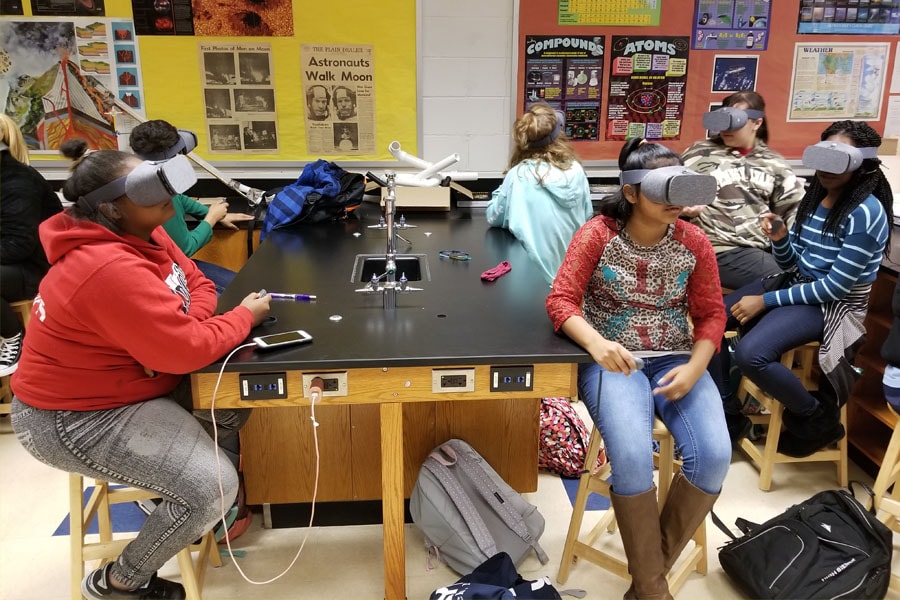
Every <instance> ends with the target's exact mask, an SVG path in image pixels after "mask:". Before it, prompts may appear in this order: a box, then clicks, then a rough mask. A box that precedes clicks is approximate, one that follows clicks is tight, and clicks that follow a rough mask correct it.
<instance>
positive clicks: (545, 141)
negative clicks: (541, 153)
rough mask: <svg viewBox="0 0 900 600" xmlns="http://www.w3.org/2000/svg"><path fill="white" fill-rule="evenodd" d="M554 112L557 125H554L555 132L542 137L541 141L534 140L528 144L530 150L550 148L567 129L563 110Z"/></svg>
mask: <svg viewBox="0 0 900 600" xmlns="http://www.w3.org/2000/svg"><path fill="white" fill-rule="evenodd" d="M553 112H555V113H556V125H554V127H553V131H551V132H550V133H548V134H547V135H545V136H544V137H542V138H541V139H539V140H534V141H533V142H528V147H529V148H544V147H546V146H549V145H550V144H552V143H553V142H554V141H556V138H558V137H559V134H560V132H561V131H563V129H565V126H566V115H565V113H564V112H562V111H561V110H554V111H553Z"/></svg>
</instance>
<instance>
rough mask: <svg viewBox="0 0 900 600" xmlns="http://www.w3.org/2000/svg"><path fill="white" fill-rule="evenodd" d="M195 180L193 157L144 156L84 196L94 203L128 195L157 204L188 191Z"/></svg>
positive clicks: (134, 198)
mask: <svg viewBox="0 0 900 600" xmlns="http://www.w3.org/2000/svg"><path fill="white" fill-rule="evenodd" d="M195 183H197V175H196V174H195V173H194V168H193V167H192V166H191V161H189V160H188V159H187V157H186V156H183V155H178V156H175V157H174V158H171V159H169V160H164V161H147V160H145V161H144V162H142V163H141V164H139V165H138V166H137V167H135V169H134V170H133V171H132V172H131V173H129V174H128V175H126V176H125V177H119V178H117V179H113V180H112V181H110V182H109V183H107V184H105V185H102V186H100V187H99V188H97V189H96V190H94V191H93V192H90V193H88V194H85V195H84V196H82V197H83V198H84V199H85V201H87V202H89V203H90V204H91V205H92V206H98V205H100V204H103V203H104V202H112V201H113V200H115V199H116V198H121V197H122V196H126V195H127V196H128V198H129V199H130V200H131V201H132V202H134V203H135V204H137V205H140V206H155V205H157V204H159V203H160V202H165V201H166V200H171V198H172V196H174V195H175V194H181V193H182V192H186V191H187V190H188V189H190V187H191V186H192V185H194V184H195Z"/></svg>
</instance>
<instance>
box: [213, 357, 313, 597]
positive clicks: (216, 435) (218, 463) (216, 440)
mask: <svg viewBox="0 0 900 600" xmlns="http://www.w3.org/2000/svg"><path fill="white" fill-rule="evenodd" d="M251 346H256V344H255V343H251V344H243V345H242V346H238V347H237V348H235V349H234V350H232V351H231V352H230V353H229V354H228V356H226V357H225V360H224V362H222V368H221V369H219V376H218V378H217V379H216V385H215V387H214V388H213V394H212V401H211V402H210V406H209V414H210V417H212V425H213V442H214V443H215V445H216V449H217V450H216V472H217V474H218V478H219V498H220V501H221V502H220V507H221V517H222V527H223V528H224V530H225V545H226V546H227V547H228V556H230V557H231V562H232V563H234V566H235V567H236V568H237V570H238V573H240V574H241V577H243V578H244V581H246V582H247V583H252V584H254V585H265V584H267V583H272V582H273V581H276V580H278V579H281V578H282V577H283V576H284V575H286V574H287V572H288V571H290V570H291V568H293V566H294V564H295V563H296V562H297V559H299V558H300V553H301V552H303V547H304V546H306V540H308V539H309V533H310V531H312V525H313V517H315V515H316V495H317V494H318V491H319V436H318V432H317V429H318V427H319V424H318V423H317V422H316V400H317V399H313V401H312V402H310V410H311V411H312V414H311V416H310V418H311V419H312V422H313V443H314V446H315V449H316V478H315V483H314V484H313V496H312V505H311V508H310V510H309V525H308V526H307V528H306V535H305V536H303V542H301V544H300V548H298V549H297V554H295V555H294V558H293V560H291V564H289V565H288V566H287V567H286V568H285V569H284V571H282V572H281V573H279V574H278V575H275V576H274V577H272V578H271V579H266V580H265V581H256V580H254V579H250V578H249V577H247V575H246V574H245V573H244V571H243V569H241V566H240V565H239V564H238V563H237V560H236V559H235V556H234V552H232V550H231V538H230V537H229V536H228V525H227V523H226V522H225V513H226V510H225V487H224V485H223V484H222V463H221V460H222V459H221V453H220V452H219V451H218V447H219V430H218V428H217V427H216V419H215V410H216V394H218V393H219V383H221V381H222V375H223V374H224V373H225V365H227V364H228V361H229V360H231V357H232V356H234V353H235V352H237V351H238V350H240V349H242V348H249V347H251Z"/></svg>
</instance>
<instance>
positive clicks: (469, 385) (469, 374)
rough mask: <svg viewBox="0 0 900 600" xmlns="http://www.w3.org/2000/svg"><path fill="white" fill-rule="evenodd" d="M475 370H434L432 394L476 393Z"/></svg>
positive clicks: (432, 373)
mask: <svg viewBox="0 0 900 600" xmlns="http://www.w3.org/2000/svg"><path fill="white" fill-rule="evenodd" d="M474 391H475V369H432V370H431V392H432V393H434V394H446V393H449V392H474Z"/></svg>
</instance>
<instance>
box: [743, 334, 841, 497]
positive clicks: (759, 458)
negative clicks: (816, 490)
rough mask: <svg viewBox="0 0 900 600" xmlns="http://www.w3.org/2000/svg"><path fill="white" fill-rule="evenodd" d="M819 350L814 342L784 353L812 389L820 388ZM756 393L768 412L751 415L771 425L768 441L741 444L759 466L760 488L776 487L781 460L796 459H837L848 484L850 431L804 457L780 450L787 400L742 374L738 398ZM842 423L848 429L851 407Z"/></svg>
mask: <svg viewBox="0 0 900 600" xmlns="http://www.w3.org/2000/svg"><path fill="white" fill-rule="evenodd" d="M818 353H819V343H818V342H810V343H808V344H804V345H803V346H798V347H796V348H792V349H791V350H788V351H787V352H785V353H784V354H782V355H781V364H783V365H784V366H786V367H788V368H789V369H791V371H793V373H794V374H795V375H796V376H797V377H798V378H799V379H800V381H801V383H803V387H805V388H806V389H808V390H817V389H819V383H818V376H817V375H818V374H817V371H818V369H817V366H816V365H817V364H818V361H817V356H818ZM748 395H749V396H752V397H753V398H756V400H757V401H758V402H759V403H760V405H762V406H763V408H765V409H766V410H767V411H768V413H761V414H758V415H747V416H748V417H749V418H750V420H751V421H752V422H753V423H754V424H764V425H768V431H767V432H766V438H765V445H763V446H762V450H760V447H759V446H758V445H757V444H755V443H754V442H753V441H752V440H749V439H747V438H744V439H742V440H741V443H740V448H741V450H743V451H744V452H745V453H746V454H747V456H748V457H749V458H750V460H751V461H752V462H753V464H754V465H756V467H757V468H758V469H759V489H761V490H763V491H766V492H767V491H769V489H770V488H771V487H772V472H773V471H774V468H775V465H776V464H778V463H795V462H833V463H835V466H836V467H837V479H838V485H840V486H841V487H846V485H847V469H848V464H849V463H848V461H847V435H846V433H845V435H844V437H843V438H841V440H840V441H839V442H838V445H837V448H836V449H832V448H823V449H822V450H819V451H818V452H814V453H812V454H810V455H809V456H804V457H803V458H795V457H793V456H787V455H786V454H780V453H779V452H778V440H779V438H780V437H781V426H782V423H783V417H784V404H782V403H781V402H779V401H778V400H777V399H775V398H773V397H772V396H770V395H769V394H767V393H766V392H764V391H762V390H761V389H760V388H759V387H758V386H757V385H756V384H755V383H753V382H752V381H750V380H749V379H747V378H746V377H741V383H740V385H739V386H738V398H739V399H740V400H742V401H743V400H744V399H745V398H746V397H747V396H748ZM840 419H841V424H842V425H843V426H844V430H845V431H846V429H847V407H846V405H845V406H843V407H842V408H841V417H840Z"/></svg>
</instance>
